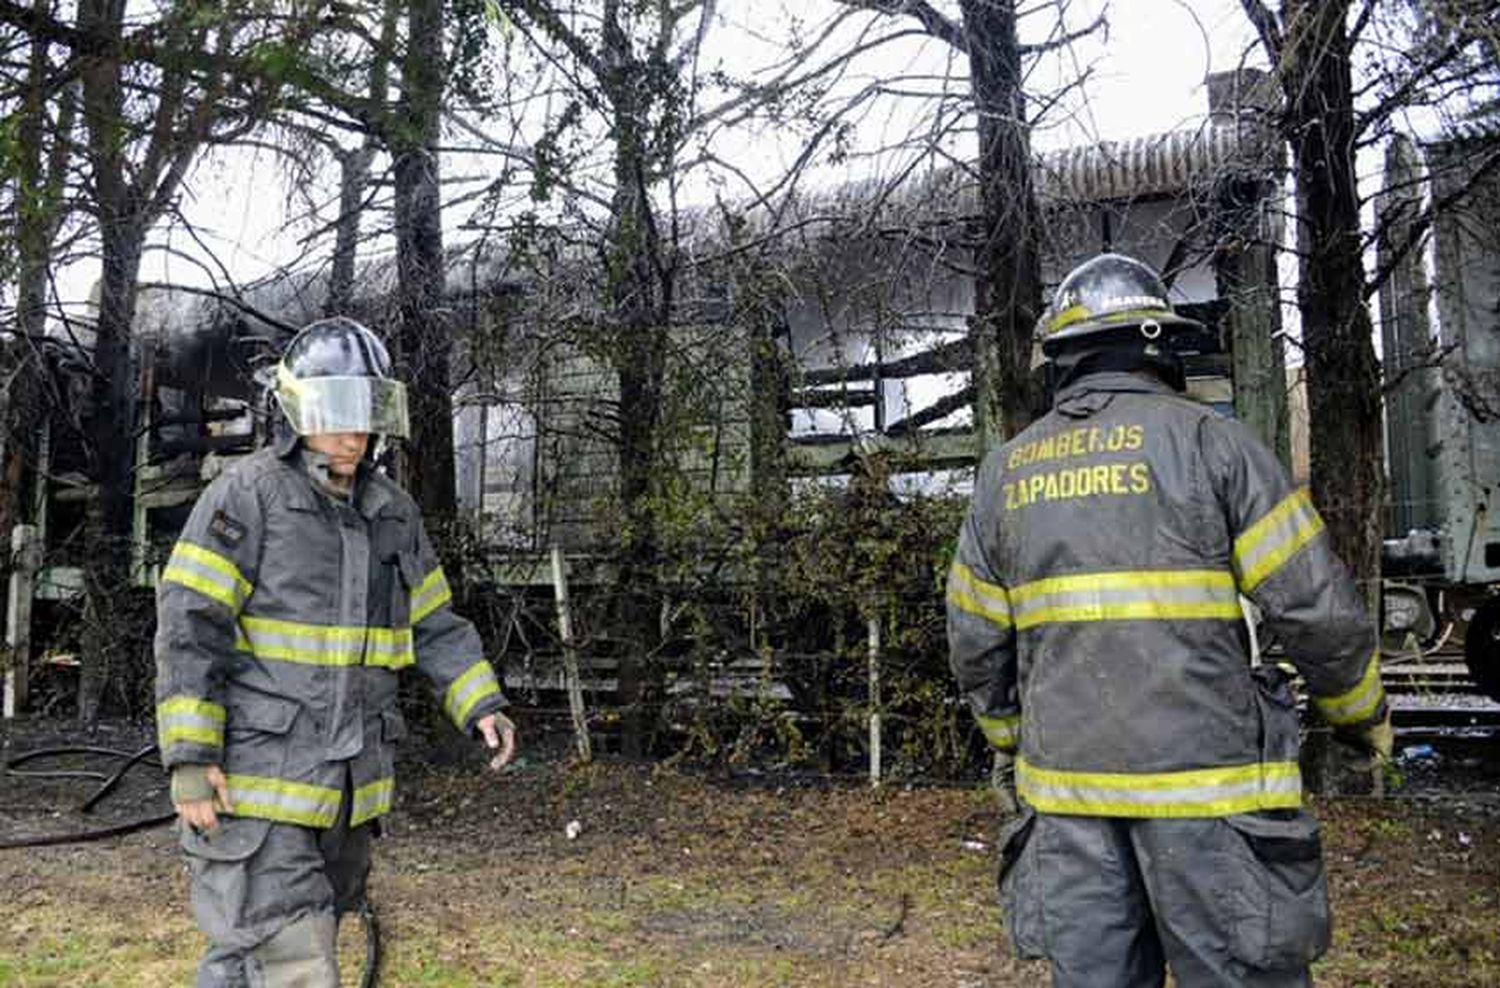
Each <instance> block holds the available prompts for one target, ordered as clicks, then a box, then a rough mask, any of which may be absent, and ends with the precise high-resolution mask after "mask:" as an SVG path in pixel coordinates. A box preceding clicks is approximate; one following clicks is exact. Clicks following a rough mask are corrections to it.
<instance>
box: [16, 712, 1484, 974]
mask: <svg viewBox="0 0 1500 988" xmlns="http://www.w3.org/2000/svg"><path fill="white" fill-rule="evenodd" d="M121 740H124V739H123V738H122V739H121ZM122 746H123V747H128V744H124V745H122ZM146 774H147V775H148V776H149V775H151V774H152V773H146ZM135 785H136V786H137V788H134V789H131V790H129V791H128V794H127V795H126V796H124V804H122V805H121V806H119V807H116V808H113V809H112V810H111V812H118V813H119V814H120V815H122V816H123V815H126V812H127V810H128V811H129V812H135V811H138V810H149V809H154V808H155V807H156V806H157V805H158V804H157V803H156V802H155V801H156V800H159V799H161V798H162V796H161V793H160V792H159V791H155V790H153V786H156V787H159V785H160V780H159V778H158V779H156V780H155V781H154V782H153V781H148V780H146V779H143V780H141V781H140V782H139V783H136V784H135ZM88 790H89V784H86V783H83V784H79V785H77V786H72V785H70V784H52V783H49V784H45V785H43V784H41V783H38V782H36V781H34V780H16V779H5V780H0V826H4V827H6V828H7V832H5V833H0V837H4V836H11V833H10V832H9V828H10V827H12V826H13V825H16V824H18V823H19V824H24V825H26V826H28V827H31V828H33V829H41V828H45V827H50V826H61V825H66V824H70V823H72V822H73V821H72V820H71V819H70V818H69V817H68V813H67V811H66V809H65V807H67V806H69V805H74V803H76V801H77V799H78V797H79V796H80V795H84V794H86V793H87V791H88ZM398 790H399V796H398V801H397V806H396V810H395V812H394V813H393V814H392V815H391V816H390V817H389V818H388V819H387V827H386V836H385V838H384V839H383V840H382V841H381V843H380V846H379V848H378V850H377V860H376V871H375V874H374V876H373V879H372V896H373V898H374V900H375V902H376V904H377V907H378V909H379V911H380V916H381V924H382V928H383V930H384V933H385V944H386V950H385V968H384V970H385V977H384V979H383V982H382V983H384V984H389V985H439V986H443V985H453V986H459V985H581V984H587V985H709V986H718V985H722V986H730V985H734V986H741V985H914V986H915V985H931V984H942V985H964V986H971V988H979V986H1009V985H1034V984H1039V983H1045V981H1046V972H1045V970H1044V969H1043V968H1041V967H1039V966H1037V965H1034V964H1022V963H1020V962H1017V961H1014V960H1012V959H1010V958H1009V957H1008V956H1007V954H1006V951H1005V945H1004V943H1003V938H1002V935H1001V933H1000V917H999V911H998V909H997V907H996V905H995V902H994V894H993V867H994V861H993V854H994V849H993V839H994V835H995V833H996V830H997V827H998V826H999V819H998V818H997V816H996V815H995V813H994V811H993V809H992V804H991V802H990V799H989V797H988V795H987V793H985V792H983V791H982V790H969V789H943V788H911V789H908V788H905V787H902V786H893V787H888V788H886V789H883V790H880V791H876V792H872V791H870V790H868V789H866V788H864V787H857V786H842V787H807V786H795V787H794V786H787V787H778V786H776V785H774V784H766V783H764V782H762V783H760V784H757V785H755V786H751V787H746V786H744V785H730V784H724V783H723V782H715V781H710V780H707V779H703V778H699V777H695V776H693V775H689V774H683V773H677V772H673V771H668V770H663V769H653V768H651V767H647V766H639V765H626V764H618V763H615V764H610V763H606V764H602V765H594V766H590V767H587V768H581V769H578V768H571V769H570V768H568V767H567V766H566V765H564V764H561V763H559V762H556V761H537V760H535V757H534V756H533V757H532V759H531V760H529V761H528V762H526V763H524V764H522V765H521V766H520V767H518V768H517V769H516V770H515V771H512V772H509V773H507V774H506V775H504V776H502V777H499V778H496V777H494V776H489V775H486V774H483V773H480V772H477V771H473V770H471V769H470V768H469V767H454V768H445V769H441V770H436V769H430V768H426V767H423V766H421V765H419V764H411V765H407V766H405V770H404V772H403V776H402V779H401V783H400V785H399V786H398ZM131 794H133V795H131ZM47 800H54V801H56V803H55V806H56V807H57V808H59V811H60V812H62V816H60V817H56V818H50V817H46V816H44V814H45V812H47V811H46V810H44V808H43V805H44V803H45V802H46V801H47ZM125 804H129V805H125ZM1315 811H1316V812H1317V814H1318V815H1319V817H1320V819H1321V820H1322V821H1323V824H1324V834H1325V845H1326V850H1327V856H1328V861H1329V868H1330V872H1331V877H1332V883H1333V893H1334V908H1335V913H1336V917H1337V930H1336V934H1335V944H1334V950H1333V952H1332V953H1331V954H1330V956H1329V957H1328V958H1327V959H1325V960H1324V961H1323V962H1321V963H1320V964H1319V966H1318V968H1317V981H1318V984H1320V985H1334V986H1348V988H1353V986H1356V985H1415V984H1420V985H1424V986H1426V985H1451V986H1460V985H1462V986H1484V985H1496V986H1500V956H1497V937H1496V936H1495V932H1494V931H1495V930H1496V929H1500V821H1497V818H1496V815H1495V813H1494V812H1493V811H1492V810H1491V809H1490V808H1489V807H1487V806H1484V805H1475V804H1474V803H1472V802H1471V803H1460V802H1456V801H1452V800H1448V801H1443V800H1427V801H1414V800H1409V799H1398V800H1373V799H1348V800H1335V801H1321V802H1319V803H1318V804H1317V805H1316V806H1315ZM570 824H573V825H574V826H570ZM570 834H571V835H572V836H570ZM185 886H186V883H185V878H184V876H183V873H182V867H181V864H180V862H179V861H178V859H177V856H176V851H175V839H174V838H173V836H172V834H171V832H170V831H168V830H166V829H159V830H154V831H149V832H146V833H142V834H137V835H134V836H131V837H127V838H123V839H114V840H109V841H104V842H99V843H94V844H88V845H80V846H70V847H58V848H48V849H44V850H33V851H3V852H0V888H4V889H5V890H6V895H5V896H4V897H3V899H0V984H6V985H10V984H16V985H74V984H108V985H120V986H131V985H139V986H156V985H161V984H182V983H187V982H189V981H190V979H191V970H192V967H193V963H194V958H195V957H196V956H197V954H198V953H199V951H200V950H201V949H202V940H201V938H200V936H199V935H198V934H197V932H196V931H195V930H194V929H193V927H192V924H191V921H190V919H189V918H188V916H187V910H186V897H185ZM345 940H347V941H349V944H348V948H347V950H348V953H347V956H348V957H349V958H350V963H349V970H348V971H346V975H347V977H346V983H348V984H354V983H357V973H358V972H357V970H356V969H357V957H358V948H359V944H358V938H357V936H354V937H351V936H349V935H348V934H346V936H345Z"/></svg>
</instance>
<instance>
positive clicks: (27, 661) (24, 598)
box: [4, 525, 42, 720]
mask: <svg viewBox="0 0 1500 988" xmlns="http://www.w3.org/2000/svg"><path fill="white" fill-rule="evenodd" d="M10 548H11V571H10V588H9V590H10V595H9V600H8V602H7V606H6V609H5V622H6V624H5V644H6V647H7V650H8V651H9V653H10V661H9V662H8V663H7V664H6V668H5V700H4V714H5V718H6V719H7V720H9V719H10V718H12V717H14V716H15V715H16V711H18V710H22V709H24V708H25V706H26V694H27V692H28V686H29V684H30V671H31V669H30V666H31V596H32V593H33V592H34V589H35V582H36V571H37V570H38V569H39V568H40V567H41V561H42V560H41V555H42V553H41V548H42V545H41V541H40V540H39V539H38V538H37V529H36V527H35V526H33V525H17V526H16V527H15V528H14V529H12V530H11V533H10Z"/></svg>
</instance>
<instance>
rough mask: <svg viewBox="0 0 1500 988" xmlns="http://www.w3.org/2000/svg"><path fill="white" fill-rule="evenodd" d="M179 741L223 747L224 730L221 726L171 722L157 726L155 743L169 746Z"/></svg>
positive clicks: (163, 746)
mask: <svg viewBox="0 0 1500 988" xmlns="http://www.w3.org/2000/svg"><path fill="white" fill-rule="evenodd" d="M179 741H190V742H192V743H193V744H205V745H208V746H209V747H210V748H222V747H224V731H223V729H222V728H220V729H217V730H216V729H214V728H212V727H192V726H189V725H187V724H173V725H171V726H169V727H158V728H157V735H156V743H157V744H158V745H159V746H161V747H162V748H170V747H172V745H174V744H176V743H177V742H179Z"/></svg>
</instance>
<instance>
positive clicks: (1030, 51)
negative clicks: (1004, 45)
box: [1016, 10, 1109, 55]
mask: <svg viewBox="0 0 1500 988" xmlns="http://www.w3.org/2000/svg"><path fill="white" fill-rule="evenodd" d="M1101 27H1102V28H1104V33H1105V35H1106V37H1107V36H1108V34H1109V17H1108V12H1107V11H1106V10H1101V11H1100V12H1099V16H1098V17H1095V18H1094V21H1093V23H1092V24H1090V25H1089V26H1088V27H1085V28H1079V29H1078V30H1077V31H1071V32H1069V33H1068V34H1065V35H1063V36H1062V37H1061V38H1053V39H1052V40H1050V41H1044V42H1042V43H1041V44H1037V45H1019V46H1018V47H1017V49H1016V50H1017V51H1019V52H1020V53H1021V54H1022V55H1040V54H1043V53H1045V52H1049V51H1056V50H1057V49H1059V48H1066V47H1068V46H1069V45H1071V44H1072V43H1073V42H1075V41H1078V40H1080V39H1083V38H1087V37H1088V36H1089V35H1091V34H1093V33H1094V32H1095V31H1097V30H1099V29H1100V28H1101Z"/></svg>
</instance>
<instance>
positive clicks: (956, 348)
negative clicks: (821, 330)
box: [802, 338, 974, 385]
mask: <svg viewBox="0 0 1500 988" xmlns="http://www.w3.org/2000/svg"><path fill="white" fill-rule="evenodd" d="M973 349H974V348H973V344H972V343H971V342H970V341H969V340H968V339H967V338H965V339H960V340H953V341H951V342H949V343H940V344H938V345H937V346H935V347H933V348H932V349H930V350H923V351H922V352H921V353H914V354H912V355H911V356H909V357H901V358H900V359H898V360H890V361H885V362H877V363H872V364H855V365H854V366H852V367H825V368H821V369H819V370H810V371H805V372H803V374H802V383H803V384H806V385H818V384H840V383H842V382H845V381H871V380H874V379H875V378H876V377H882V378H892V377H894V378H901V377H916V376H917V375H918V374H946V373H948V372H950V371H959V370H968V369H969V368H970V367H971V366H972V363H973V358H972V354H973Z"/></svg>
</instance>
